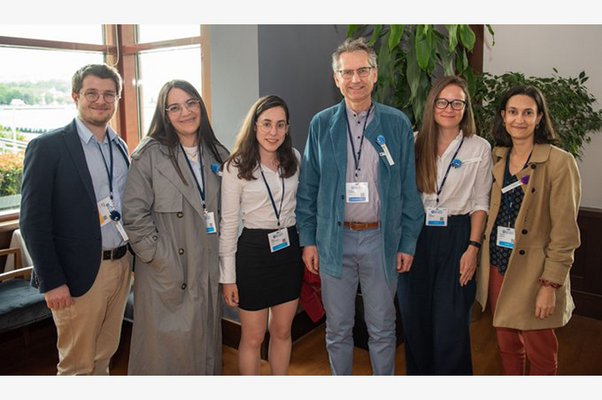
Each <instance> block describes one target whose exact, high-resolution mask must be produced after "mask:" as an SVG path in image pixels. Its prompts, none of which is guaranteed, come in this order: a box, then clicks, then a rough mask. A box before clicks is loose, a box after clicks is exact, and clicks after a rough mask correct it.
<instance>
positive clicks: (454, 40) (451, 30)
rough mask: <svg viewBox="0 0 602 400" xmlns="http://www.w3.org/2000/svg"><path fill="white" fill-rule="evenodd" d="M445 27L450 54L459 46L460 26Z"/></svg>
mask: <svg viewBox="0 0 602 400" xmlns="http://www.w3.org/2000/svg"><path fill="white" fill-rule="evenodd" d="M445 27H446V28H447V36H448V42H449V46H448V50H449V52H453V51H454V50H456V46H457V45H458V25H446V26H445Z"/></svg>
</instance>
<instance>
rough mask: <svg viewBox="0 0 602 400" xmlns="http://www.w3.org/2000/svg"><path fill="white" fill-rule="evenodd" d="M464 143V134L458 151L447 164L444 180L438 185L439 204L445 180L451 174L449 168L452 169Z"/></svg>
mask: <svg viewBox="0 0 602 400" xmlns="http://www.w3.org/2000/svg"><path fill="white" fill-rule="evenodd" d="M462 144H464V136H462V140H460V144H459V145H458V148H457V149H456V152H455V153H454V155H453V156H452V158H451V160H450V161H449V165H448V166H447V171H445V175H444V176H443V180H442V181H441V186H438V189H437V205H439V195H440V194H441V191H442V190H443V186H444V185H445V181H446V180H447V175H448V174H449V170H450V169H451V167H452V165H453V163H454V160H455V159H456V156H457V155H458V152H459V151H460V149H461V148H462Z"/></svg>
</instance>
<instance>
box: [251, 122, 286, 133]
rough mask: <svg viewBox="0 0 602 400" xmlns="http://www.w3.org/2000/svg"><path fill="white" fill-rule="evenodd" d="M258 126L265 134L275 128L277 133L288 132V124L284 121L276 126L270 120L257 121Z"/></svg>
mask: <svg viewBox="0 0 602 400" xmlns="http://www.w3.org/2000/svg"><path fill="white" fill-rule="evenodd" d="M257 126H258V127H259V129H260V130H261V131H262V132H264V133H268V132H271V131H272V129H273V128H274V127H276V131H277V132H279V133H282V132H286V131H287V130H288V124H287V123H286V122H284V121H278V122H277V123H276V124H274V123H273V122H272V121H270V120H263V121H257Z"/></svg>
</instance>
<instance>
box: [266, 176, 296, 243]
mask: <svg viewBox="0 0 602 400" xmlns="http://www.w3.org/2000/svg"><path fill="white" fill-rule="evenodd" d="M260 171H261V177H262V178H263V183H264V184H265V187H266V189H267V190H268V196H270V202H271V203H272V208H273V210H274V214H276V221H278V230H276V231H274V232H270V233H268V241H269V243H270V252H272V253H275V252H277V251H279V250H282V249H286V248H287V247H289V246H290V245H291V242H290V240H289V237H288V229H287V228H280V213H281V212H282V203H283V202H284V177H282V176H281V177H280V179H282V197H281V198H280V209H279V210H278V209H276V202H275V201H274V196H273V195H272V190H271V189H270V185H268V181H267V179H266V178H265V174H264V173H263V168H261V166H260Z"/></svg>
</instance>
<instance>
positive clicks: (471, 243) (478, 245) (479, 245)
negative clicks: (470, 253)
mask: <svg viewBox="0 0 602 400" xmlns="http://www.w3.org/2000/svg"><path fill="white" fill-rule="evenodd" d="M468 245H469V246H474V247H476V248H477V249H480V248H481V243H479V242H476V241H474V240H469V241H468Z"/></svg>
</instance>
